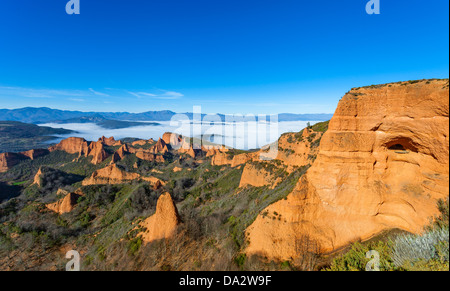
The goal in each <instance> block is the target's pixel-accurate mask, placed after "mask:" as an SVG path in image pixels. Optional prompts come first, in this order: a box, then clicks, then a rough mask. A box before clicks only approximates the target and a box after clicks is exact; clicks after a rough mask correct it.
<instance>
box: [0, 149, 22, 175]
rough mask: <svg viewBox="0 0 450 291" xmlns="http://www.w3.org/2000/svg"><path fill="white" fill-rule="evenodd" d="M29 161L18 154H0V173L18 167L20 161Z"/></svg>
mask: <svg viewBox="0 0 450 291" xmlns="http://www.w3.org/2000/svg"><path fill="white" fill-rule="evenodd" d="M25 159H27V157H25V156H24V155H22V154H16V153H2V154H0V173H3V172H6V171H8V170H9V169H11V168H12V167H14V166H15V165H17V164H18V163H19V162H20V161H23V160H25Z"/></svg>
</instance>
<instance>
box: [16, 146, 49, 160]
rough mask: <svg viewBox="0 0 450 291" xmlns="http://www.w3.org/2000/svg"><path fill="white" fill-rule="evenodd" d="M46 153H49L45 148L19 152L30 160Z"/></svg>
mask: <svg viewBox="0 0 450 291" xmlns="http://www.w3.org/2000/svg"><path fill="white" fill-rule="evenodd" d="M48 153H49V150H47V149H36V150H30V151H26V152H21V153H20V154H21V155H23V156H25V157H27V158H28V159H30V160H34V159H37V158H39V157H42V156H45V155H47V154H48Z"/></svg>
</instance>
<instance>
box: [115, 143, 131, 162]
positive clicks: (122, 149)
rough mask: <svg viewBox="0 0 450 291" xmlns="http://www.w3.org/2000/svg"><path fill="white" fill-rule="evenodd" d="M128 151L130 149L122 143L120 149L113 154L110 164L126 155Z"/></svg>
mask: <svg viewBox="0 0 450 291" xmlns="http://www.w3.org/2000/svg"><path fill="white" fill-rule="evenodd" d="M129 153H130V149H129V147H128V145H126V144H124V145H123V146H121V147H120V149H118V150H117V151H116V152H115V153H114V154H113V157H112V160H111V164H115V163H117V162H118V161H120V160H122V159H123V158H124V157H125V155H127V154H129Z"/></svg>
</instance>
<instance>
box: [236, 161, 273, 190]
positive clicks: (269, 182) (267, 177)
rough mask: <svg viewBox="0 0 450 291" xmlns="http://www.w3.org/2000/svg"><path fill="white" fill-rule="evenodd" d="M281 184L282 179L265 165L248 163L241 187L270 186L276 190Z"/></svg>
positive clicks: (243, 173)
mask: <svg viewBox="0 0 450 291" xmlns="http://www.w3.org/2000/svg"><path fill="white" fill-rule="evenodd" d="M280 182H281V179H280V178H277V177H276V175H275V174H274V173H273V172H272V171H271V170H270V169H268V168H266V167H264V163H261V164H259V165H257V164H253V163H247V164H246V165H245V167H244V171H243V172H242V176H241V182H240V184H239V187H240V188H242V187H246V186H253V187H263V186H270V187H271V188H272V189H273V188H275V187H276V186H277V185H278V184H279V183H280Z"/></svg>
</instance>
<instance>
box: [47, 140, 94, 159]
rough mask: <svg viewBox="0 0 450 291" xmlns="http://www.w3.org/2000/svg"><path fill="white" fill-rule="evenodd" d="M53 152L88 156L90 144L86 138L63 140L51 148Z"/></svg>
mask: <svg viewBox="0 0 450 291" xmlns="http://www.w3.org/2000/svg"><path fill="white" fill-rule="evenodd" d="M49 150H50V151H51V152H53V151H64V152H66V153H69V154H79V155H80V156H81V155H86V154H87V153H88V151H89V144H88V142H87V141H86V140H85V139H84V138H80V137H69V138H67V139H65V140H62V141H61V142H60V143H59V144H57V145H55V146H52V147H50V148H49Z"/></svg>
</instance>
